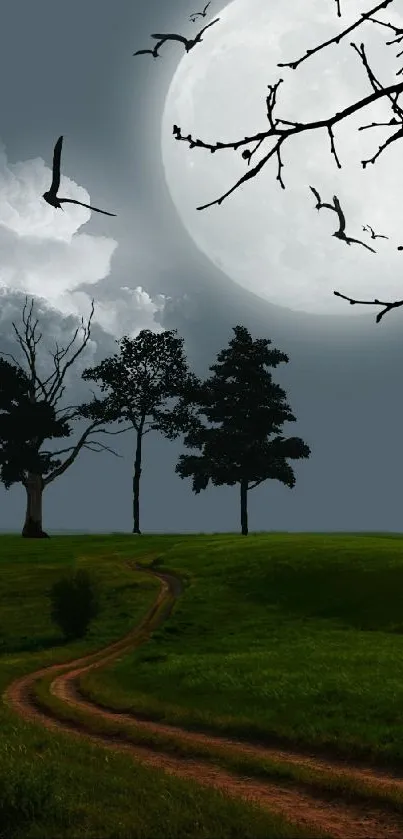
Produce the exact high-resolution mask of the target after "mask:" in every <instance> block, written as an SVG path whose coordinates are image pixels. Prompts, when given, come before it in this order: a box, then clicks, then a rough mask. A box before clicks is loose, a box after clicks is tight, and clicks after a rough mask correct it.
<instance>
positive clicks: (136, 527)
mask: <svg viewBox="0 0 403 839" xmlns="http://www.w3.org/2000/svg"><path fill="white" fill-rule="evenodd" d="M142 437H143V431H142V428H141V427H140V428H139V430H138V431H137V444H136V456H135V459H134V473H133V531H132V532H133V533H138V534H139V535H140V534H141V530H140V475H141V443H142Z"/></svg>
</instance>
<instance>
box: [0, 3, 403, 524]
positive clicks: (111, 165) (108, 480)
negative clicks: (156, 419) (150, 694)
mask: <svg viewBox="0 0 403 839" xmlns="http://www.w3.org/2000/svg"><path fill="white" fill-rule="evenodd" d="M321 2H322V3H324V2H325V0H321ZM328 2H331V0H328ZM203 5H204V3H202V4H201V7H202V6H203ZM333 5H334V4H333ZM366 5H368V4H366ZM197 7H198V4H197V2H196V5H195V4H194V0H191V2H190V0H172V2H171V3H162V2H161V0H148V2H147V3H140V2H139V0H130V2H129V0H119V3H118V4H116V3H112V2H110V0H85V2H82V0H70V2H69V3H55V2H54V0H52V1H51V0H35V2H32V3H27V2H26V0H4V2H3V6H2V26H1V30H0V77H1V79H2V84H1V93H0V101H1V120H0V290H1V296H0V304H1V305H0V348H1V349H4V350H6V351H8V352H12V351H13V350H14V351H15V342H14V339H13V334H12V326H11V322H12V321H13V320H15V321H16V322H18V321H19V314H20V312H21V308H22V304H23V301H24V296H25V294H28V295H32V294H33V295H34V296H35V298H38V305H39V311H40V312H42V313H43V314H42V315H41V326H43V332H44V340H45V339H46V343H47V344H48V345H49V347H52V341H54V338H55V336H56V337H59V336H60V335H66V334H68V332H69V330H70V331H71V328H72V326H73V325H74V323H75V321H74V320H72V317H71V316H77V315H79V314H81V313H82V314H83V315H84V316H87V315H88V313H89V304H90V299H91V297H92V296H94V298H95V305H96V317H95V321H94V329H93V335H92V337H93V343H92V344H91V347H90V348H89V353H88V354H87V356H86V357H85V358H83V360H82V366H81V368H80V367H78V368H76V372H77V373H78V374H80V372H81V369H82V368H83V367H84V366H90V365H92V364H93V363H95V362H97V361H99V360H101V359H102V358H103V357H105V355H107V354H109V353H110V352H115V351H116V345H114V343H113V342H114V339H115V338H120V337H121V336H122V334H132V335H135V334H136V333H137V332H138V331H139V330H140V329H143V328H150V329H153V328H155V329H161V328H164V329H177V330H178V332H179V334H180V335H182V336H183V337H184V339H185V350H186V353H187V356H188V359H189V362H190V364H191V366H192V368H193V369H194V370H195V372H196V373H198V374H199V375H206V374H208V366H209V365H210V364H212V363H214V361H215V355H216V353H217V352H218V351H219V350H220V349H222V348H223V347H224V346H226V345H227V343H228V341H229V340H230V338H231V337H232V335H233V333H232V331H231V330H232V327H234V326H236V325H237V324H243V325H245V326H246V327H247V328H248V329H249V330H250V331H251V333H252V336H253V337H254V338H257V337H268V338H271V339H272V341H273V345H274V346H275V347H277V348H278V349H280V350H281V351H283V352H286V353H287V354H288V355H289V358H290V362H289V364H288V365H280V367H278V368H277V370H275V371H274V374H273V377H274V380H275V381H277V382H278V383H279V384H281V385H282V386H283V387H284V388H285V389H286V391H287V397H288V400H289V403H290V406H291V408H292V410H293V412H294V414H295V416H296V418H297V422H296V423H293V424H292V425H291V426H290V427H289V428H288V429H287V432H288V433H290V434H292V435H298V436H301V437H302V438H303V440H304V441H305V442H306V443H307V444H308V445H309V446H310V448H311V452H312V454H311V457H310V458H309V459H308V460H305V461H301V462H300V463H297V464H296V465H295V467H294V468H295V473H296V478H297V481H296V486H295V487H294V489H292V490H290V489H288V488H287V487H284V486H283V485H282V484H280V483H278V482H275V481H271V482H266V483H265V484H262V485H261V486H259V487H258V488H256V489H254V490H253V492H251V493H250V494H249V527H250V530H251V531H253V530H290V531H318V530H323V531H339V530H340V531H349V530H395V531H399V530H401V506H402V497H401V475H402V473H403V449H402V446H401V425H402V416H403V388H402V382H401V369H402V359H403V312H402V310H401V309H397V310H396V311H393V312H391V313H390V314H388V315H387V316H386V317H385V318H384V319H383V320H382V321H381V323H380V324H378V325H377V324H376V323H375V315H376V313H377V309H376V308H375V307H374V308H371V307H365V309H364V310H363V311H362V315H361V316H357V315H353V314H352V313H351V311H350V307H349V305H348V304H347V303H346V307H345V314H342V315H341V314H339V312H340V307H339V306H338V307H337V313H335V314H334V315H332V314H329V315H314V314H307V313H303V312H295V311H291V310H290V309H287V308H285V307H280V306H276V305H272V304H270V303H269V302H267V301H266V300H263V299H261V298H260V297H258V296H257V295H255V294H252V293H250V292H249V291H247V290H246V289H244V288H242V287H241V286H239V285H237V284H236V283H235V282H234V281H233V280H232V279H231V278H230V277H229V276H227V275H226V274H225V273H224V272H223V271H220V270H219V269H218V268H217V267H216V266H215V265H214V264H213V262H211V261H210V260H209V259H208V257H207V256H206V255H205V254H204V253H202V251H201V250H199V249H198V248H197V246H196V244H195V243H194V241H193V240H192V238H191V237H190V236H189V234H188V232H187V231H186V229H185V228H184V226H183V225H182V222H181V220H180V216H179V214H178V212H177V210H176V208H175V205H174V203H173V200H172V198H171V196H170V193H169V189H168V186H167V182H166V179H165V176H164V169H163V162H162V156H161V119H162V112H163V107H164V102H165V98H166V95H167V93H168V89H169V86H170V83H171V80H172V77H173V74H174V73H175V70H176V68H177V66H178V63H179V62H180V60H181V59H182V54H183V50H181V49H180V48H179V47H177V46H174V45H172V44H166V45H165V47H164V49H163V50H161V58H160V59H159V60H157V61H154V60H153V59H152V58H151V57H150V56H139V57H135V58H134V57H132V53H133V52H134V51H135V50H136V49H140V48H146V47H148V46H150V41H151V39H150V37H149V36H150V33H151V32H164V31H167V32H175V31H177V32H181V31H182V32H183V31H186V33H189V32H192V33H194V32H195V31H196V30H195V28H193V29H192V28H189V27H191V24H189V21H188V15H189V14H190V12H191V11H193V10H194V9H195V8H197ZM219 11H220V4H219V2H218V0H213V3H212V7H211V12H212V13H213V14H214V16H215V15H216V14H217V13H219ZM210 17H211V15H210ZM218 26H219V24H218V25H217V28H218ZM205 39H207V33H206V36H205ZM357 40H358V41H359V40H360V38H357ZM305 46H306V45H304V49H305ZM195 49H203V44H201V45H199V46H198V47H196V48H195ZM286 57H287V58H288V57H291V58H292V57H294V56H293V55H291V56H288V55H287V56H286ZM265 96H266V90H265V89H262V103H263V105H262V107H263V110H264V98H265ZM194 104H195V108H196V109H197V102H195V103H194ZM247 129H248V125H245V132H244V133H246V132H247ZM254 129H255V130H257V128H256V127H255V126H254ZM189 130H190V129H189ZM60 134H63V135H64V149H63V158H62V172H64V174H65V175H66V176H67V177H68V178H69V179H70V180H71V181H72V182H73V184H75V185H78V186H79V187H80V188H84V189H85V190H86V191H87V192H86V193H81V195H80V194H79V191H77V190H78V187H74V189H75V190H76V191H75V192H74V189H73V188H72V192H71V195H76V197H78V198H79V200H83V201H85V200H86V197H87V198H88V195H89V196H90V197H91V201H92V203H94V204H95V206H98V207H104V208H106V209H108V210H110V211H111V212H116V213H117V218H116V219H111V218H108V217H107V216H100V215H97V214H93V215H92V216H91V218H90V220H88V221H87V218H88V219H89V213H88V214H87V211H84V210H80V209H76V210H70V209H66V210H65V212H64V213H59V212H58V211H56V210H54V211H52V208H49V207H47V205H45V204H44V202H43V201H42V199H41V194H42V192H43V191H44V188H46V181H47V178H48V174H49V172H48V174H46V173H45V169H44V167H47V170H48V169H49V167H50V166H51V162H52V153H53V146H54V143H55V141H56V139H57V137H58V136H59V135H60ZM214 139H219V136H218V134H217V136H216V137H214ZM174 142H175V141H174V139H173V138H172V143H174ZM181 145H183V151H185V145H184V144H181ZM189 153H190V152H189ZM193 153H194V154H200V151H198V150H194V152H193ZM228 154H231V152H229V153H228ZM330 165H331V163H329V166H330ZM44 178H45V180H43V179H44ZM274 178H275V174H274V173H273V174H272V179H271V181H272V188H273V190H274V189H276V190H277V189H278V187H277V186H276V187H275V186H274ZM269 181H270V178H268V177H267V183H268V184H269ZM42 184H43V187H44V188H42ZM245 189H248V186H245ZM344 189H345V192H346V194H347V187H346V185H345V187H344ZM61 193H62V194H63V191H62V190H61ZM276 194H277V193H276ZM381 194H382V190H381V179H380V195H381ZM82 196H86V197H82ZM211 197H215V196H214V195H212V196H211ZM325 197H326V198H327V199H328V198H329V196H325ZM198 198H199V196H198V195H195V202H194V203H195V206H196V205H197V204H198V203H199V200H198ZM311 198H312V196H311ZM307 202H308V204H310V209H311V211H312V200H310V199H309V197H307ZM42 205H43V207H42ZM67 208H68V205H67ZM48 210H49V214H48ZM215 210H216V211H217V212H219V211H220V210H219V208H218V209H217V208H215ZM205 212H209V211H208V210H207V211H205ZM56 213H57V215H58V218H57V221H56V220H55V221H54V222H53V221H52V218H53V215H54V214H56ZM83 213H84V215H83ZM52 214H53V215H52ZM62 216H63V218H61V217H62ZM368 221H369V223H371V218H368ZM316 223H317V214H316V212H315V213H314V212H313V211H312V224H316ZM332 224H333V220H331V223H330V227H329V232H330V231H331V230H332ZM81 225H83V226H81ZM329 232H326V231H325V232H324V231H323V229H322V228H321V230H320V232H318V236H319V237H320V236H329ZM333 241H334V240H333ZM336 244H337V245H339V247H340V250H342V249H343V248H344V245H343V244H342V243H339V242H336ZM376 258H377V259H378V263H377V265H378V266H379V282H380V287H379V296H381V294H382V288H381V283H382V277H383V275H384V273H385V271H387V258H388V257H387V252H386V251H385V252H382V254H378V255H377V257H376ZM358 259H359V257H358V255H357V260H358ZM402 260H403V256H402ZM357 265H358V262H357ZM273 270H274V268H273ZM303 270H304V266H303V264H301V271H303ZM402 274H403V271H402ZM269 275H270V266H268V277H269ZM339 287H340V288H343V287H344V286H343V285H342V284H341V283H340V284H339ZM139 289H140V290H139ZM402 290H403V280H402ZM346 291H347V292H348V288H347V289H346ZM45 304H47V305H48V307H49V310H48V311H47V307H46V305H45ZM97 306H98V309H97ZM330 310H331V307H330V306H329V311H330ZM97 311H98V316H97ZM69 316H70V319H69V320H67V321H66V320H65V318H66V317H69ZM78 393H80V394H82V393H84V394H86V393H87V391H86V385H85V384H84V383H82V382H81V383H80V380H79V375H78V377H77V381H76V382H74V381H73V382H72V384H71V389H70V393H69V397H70V398H69V402H74V399H75V396H76V394H78ZM88 395H89V394H88ZM117 440H118V443H116V448H117V450H118V451H119V452H120V453H121V454H123V455H124V457H123V458H122V459H117V458H115V457H113V456H112V455H109V454H108V453H101V454H95V453H91V452H86V451H82V452H81V454H80V455H79V457H78V459H77V460H76V462H75V463H74V465H73V466H72V467H71V468H70V469H69V470H68V471H67V472H66V473H65V474H64V475H62V476H61V477H60V478H58V479H56V480H55V482H54V483H52V484H51V485H50V486H49V488H48V489H47V490H46V492H45V495H44V528H45V529H46V530H50V531H52V530H64V529H72V530H88V531H90V532H96V531H117V530H126V531H128V530H130V529H131V479H132V461H133V455H134V444H135V438H134V433H133V434H132V433H128V434H127V435H125V436H122V437H120V438H117ZM182 451H184V448H183V446H182V443H181V441H180V440H179V441H175V442H169V441H167V440H166V439H164V438H163V437H161V436H160V435H158V434H157V433H153V434H150V435H147V436H146V438H145V440H144V461H143V473H142V484H141V500H140V503H141V526H142V530H143V532H146V531H154V532H169V531H171V532H172V531H173V532H202V531H204V532H216V531H238V530H239V497H238V496H239V488H238V487H229V488H228V487H223V488H212V487H209V488H208V489H207V490H206V491H205V492H202V493H200V494H199V495H194V494H193V492H192V489H191V481H190V480H181V479H180V478H179V477H178V476H177V475H176V474H175V472H174V467H175V464H176V462H177V458H178V455H179V453H181V452H182ZM24 511H25V492H24V490H23V488H22V487H21V486H13V487H12V489H11V490H9V491H5V490H4V488H0V529H2V530H7V531H11V530H19V529H20V528H21V527H22V523H23V516H24Z"/></svg>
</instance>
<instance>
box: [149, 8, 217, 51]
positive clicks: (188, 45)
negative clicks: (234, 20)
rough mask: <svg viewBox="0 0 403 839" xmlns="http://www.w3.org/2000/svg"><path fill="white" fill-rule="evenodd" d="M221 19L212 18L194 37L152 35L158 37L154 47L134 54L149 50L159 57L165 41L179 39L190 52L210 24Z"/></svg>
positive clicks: (161, 33) (167, 34) (168, 34)
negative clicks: (159, 51)
mask: <svg viewBox="0 0 403 839" xmlns="http://www.w3.org/2000/svg"><path fill="white" fill-rule="evenodd" d="M219 20H220V18H219V17H216V18H215V20H212V21H211V22H210V23H208V24H207V25H206V26H204V27H203V29H200V32H198V33H197V35H196V36H195V37H194V38H185V36H184V35H176V34H175V33H164V32H160V33H156V34H154V35H151V38H158V43H157V44H156V45H155V47H154V49H153V50H137V52H134V53H133V55H140V54H141V53H146V52H149V53H151V55H153V56H154V58H159V53H158V50H159V48H160V47H161V46H162V44H164V43H165V41H179V42H180V43H181V44H183V46H184V47H185V50H186V52H189V50H191V49H192V48H193V47H194V46H195V44H198V43H200V41H201V40H202V35H203V32H205V31H206V29H208V28H209V26H213V24H214V23H218V21H219Z"/></svg>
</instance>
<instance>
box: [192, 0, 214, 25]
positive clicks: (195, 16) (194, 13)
mask: <svg viewBox="0 0 403 839" xmlns="http://www.w3.org/2000/svg"><path fill="white" fill-rule="evenodd" d="M210 3H211V0H209V3H206V5H205V7H204V9H203V11H202V12H192V14H191V15H190V16H189V20H191V21H192V23H196V18H197V17H206V12H207V9H208V7H209V6H210Z"/></svg>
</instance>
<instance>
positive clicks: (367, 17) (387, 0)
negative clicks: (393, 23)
mask: <svg viewBox="0 0 403 839" xmlns="http://www.w3.org/2000/svg"><path fill="white" fill-rule="evenodd" d="M389 3H393V0H383V2H382V3H379V4H378V6H374V8H373V9H371V10H370V11H369V12H365V13H363V14H362V15H361V16H360V18H359V19H358V20H356V22H355V23H352V24H351V26H348V27H347V29H344V30H343V32H339V34H338V35H334V36H333V38H329V40H328V41H324V42H323V44H318V46H317V47H314V49H312V50H307V51H306V53H305V54H304V55H303V56H301V58H298V59H297V60H296V61H288V62H286V63H281V64H277V67H290V68H291V70H296V69H297V67H298V66H299V65H300V64H302V62H303V61H306V59H307V58H310V57H311V56H312V55H315V53H316V52H319V50H323V49H324V48H325V47H328V46H329V45H330V44H338V43H339V42H340V41H341V39H342V38H344V36H345V35H348V33H349V32H352V31H353V29H356V28H357V26H360V25H361V24H362V23H364V21H365V20H371V18H370V15H373V14H376V12H379V11H380V9H385V8H386V6H388V5H389ZM338 17H341V14H338Z"/></svg>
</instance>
